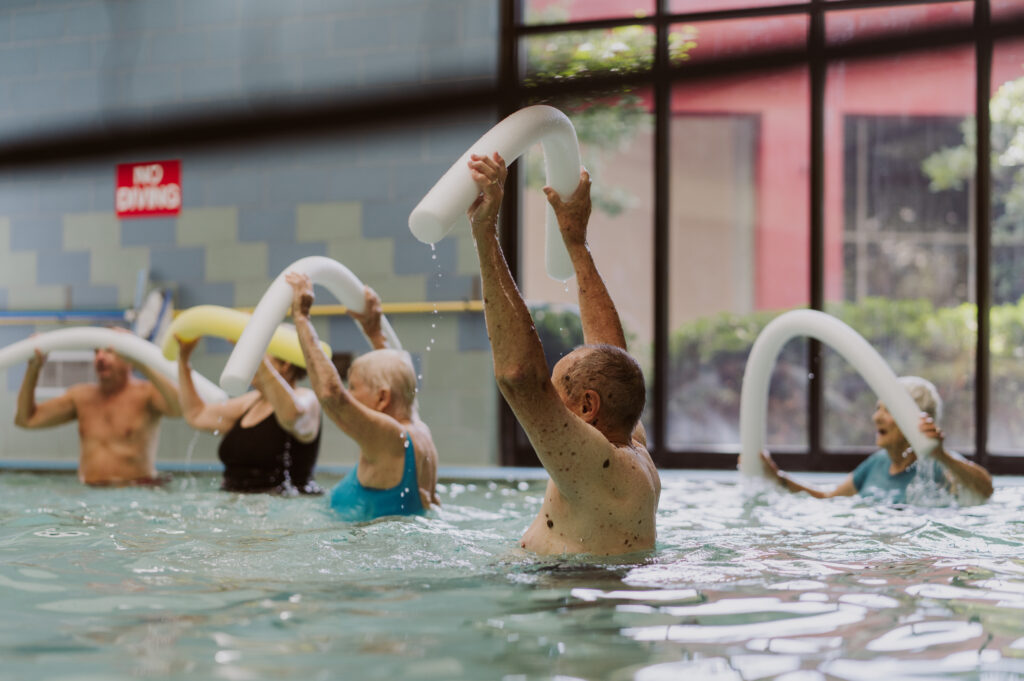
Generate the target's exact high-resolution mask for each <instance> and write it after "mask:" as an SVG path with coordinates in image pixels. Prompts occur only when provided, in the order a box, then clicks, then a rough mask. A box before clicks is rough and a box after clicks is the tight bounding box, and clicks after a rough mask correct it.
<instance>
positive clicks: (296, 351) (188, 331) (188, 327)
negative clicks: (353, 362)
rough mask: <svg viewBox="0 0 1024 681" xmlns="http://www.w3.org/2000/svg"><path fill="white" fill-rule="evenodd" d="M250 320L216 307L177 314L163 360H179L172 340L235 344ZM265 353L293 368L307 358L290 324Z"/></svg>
mask: <svg viewBox="0 0 1024 681" xmlns="http://www.w3.org/2000/svg"><path fill="white" fill-rule="evenodd" d="M251 316H252V315H250V314H249V313H248V312H242V311H240V310H234V309H232V308H230V307H221V306H219V305H196V306H195V307H190V308H189V309H187V310H184V311H183V312H181V313H179V314H178V315H177V316H176V317H175V318H174V321H172V322H171V325H170V326H169V327H168V328H167V332H166V333H165V334H164V342H163V347H162V350H163V353H164V357H166V358H167V359H170V360H176V359H178V342H177V341H176V340H175V339H174V337H175V336H178V337H179V338H181V339H182V340H186V341H191V340H195V339H196V338H199V337H200V336H215V337H216V338H223V339H225V340H229V341H237V340H238V338H239V336H241V335H242V330H243V329H245V325H246V324H248V323H249V318H250V317H251ZM320 346H321V347H322V348H323V351H324V355H326V356H327V357H330V356H331V347H330V346H329V345H327V343H324V342H322V341H321V342H320ZM267 353H268V354H270V355H273V356H274V357H277V358H278V359H283V360H284V361H286V362H288V363H290V364H294V365H295V366H298V367H302V368H303V369H305V368H306V358H305V357H303V356H302V348H301V347H300V346H299V334H298V333H296V331H295V329H294V327H292V326H291V325H289V324H281V325H279V326H278V327H277V330H276V331H274V335H273V337H272V338H271V339H270V345H269V346H268V347H267Z"/></svg>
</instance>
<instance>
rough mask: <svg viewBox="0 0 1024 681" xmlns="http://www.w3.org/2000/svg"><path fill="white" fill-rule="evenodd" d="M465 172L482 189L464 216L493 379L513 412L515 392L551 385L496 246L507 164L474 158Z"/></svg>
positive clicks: (529, 322) (528, 320)
mask: <svg viewBox="0 0 1024 681" xmlns="http://www.w3.org/2000/svg"><path fill="white" fill-rule="evenodd" d="M469 168H470V174H471V176H472V177H473V181H474V182H476V184H477V187H478V188H479V189H480V195H479V196H478V197H477V199H476V201H475V202H474V203H473V205H472V206H470V207H469V211H468V215H469V221H470V224H471V225H472V227H473V238H474V241H475V242H476V250H477V257H478V258H479V260H480V279H481V285H482V288H483V297H484V319H485V321H486V323H487V335H488V336H489V337H490V339H491V349H492V354H493V355H494V377H495V378H496V379H497V381H498V386H499V387H500V388H501V392H502V394H503V395H505V398H506V399H508V400H509V402H510V405H511V406H512V407H513V409H514V408H515V406H516V405H515V404H512V401H513V399H514V393H515V392H517V391H519V390H520V389H522V390H524V391H526V392H527V393H529V394H530V395H532V394H533V393H535V392H536V391H537V390H541V389H542V386H543V385H545V384H548V385H550V380H549V379H548V365H547V360H545V359H544V348H543V347H542V346H541V343H540V337H539V336H538V335H537V331H536V329H535V328H534V326H533V318H532V317H531V316H530V311H529V310H528V309H527V307H526V303H525V302H523V298H522V296H521V295H520V294H519V289H518V288H517V287H516V283H515V281H513V279H512V273H511V272H509V269H508V263H506V262H505V255H504V253H502V251H501V245H500V244H499V243H498V209H499V207H500V205H501V197H502V196H503V194H504V189H503V186H504V183H505V179H506V177H507V175H508V171H507V169H506V167H505V161H504V159H502V158H501V157H500V156H499V155H498V154H497V153H495V154H494V156H493V158H492V157H487V156H476V155H473V156H472V157H471V160H470V162H469ZM510 393H513V394H510ZM524 425H525V424H524Z"/></svg>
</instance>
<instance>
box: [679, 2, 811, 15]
mask: <svg viewBox="0 0 1024 681" xmlns="http://www.w3.org/2000/svg"><path fill="white" fill-rule="evenodd" d="M806 2H808V0H672V2H671V3H669V11H670V12H672V13H674V14H682V13H683V12H710V11H719V10H726V9H749V8H751V7H776V6H779V5H799V4H801V3H806Z"/></svg>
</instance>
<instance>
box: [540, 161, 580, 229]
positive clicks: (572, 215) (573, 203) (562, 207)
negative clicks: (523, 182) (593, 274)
mask: <svg viewBox="0 0 1024 681" xmlns="http://www.w3.org/2000/svg"><path fill="white" fill-rule="evenodd" d="M544 193H545V194H546V195H547V197H548V203H550V204H551V207H552V208H553V209H554V211H555V217H556V218H558V229H559V230H560V231H561V232H562V240H563V241H565V244H566V246H571V245H583V244H585V243H586V242H587V223H588V222H589V221H590V209H591V203H590V173H588V172H587V169H586V168H581V169H580V183H579V184H578V185H576V189H575V191H573V193H572V195H571V196H570V197H569V199H568V201H563V200H562V197H561V196H560V195H559V194H558V192H556V191H555V190H554V189H552V188H551V187H544Z"/></svg>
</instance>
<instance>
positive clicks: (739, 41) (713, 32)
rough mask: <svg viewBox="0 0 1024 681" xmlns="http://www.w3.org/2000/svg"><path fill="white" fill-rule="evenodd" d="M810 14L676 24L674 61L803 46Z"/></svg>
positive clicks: (673, 30) (671, 39)
mask: <svg viewBox="0 0 1024 681" xmlns="http://www.w3.org/2000/svg"><path fill="white" fill-rule="evenodd" d="M808 21H809V20H808V18H807V15H806V14H792V15H785V16H780V17H756V18H750V19H729V20H725V21H702V22H693V23H686V24H675V25H673V26H672V28H671V30H670V32H669V49H670V55H671V60H672V62H673V63H681V62H687V63H691V62H692V63H700V62H702V61H708V60H715V59H722V58H726V57H742V56H749V55H752V54H760V53H765V52H773V51H779V50H783V49H792V48H799V47H802V46H803V45H804V44H805V42H806V40H807V26H808Z"/></svg>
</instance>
